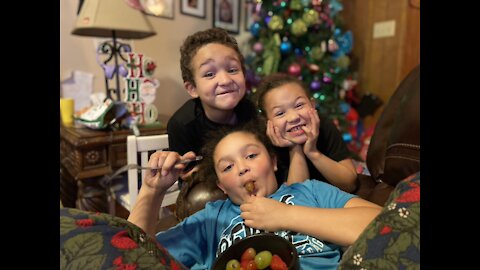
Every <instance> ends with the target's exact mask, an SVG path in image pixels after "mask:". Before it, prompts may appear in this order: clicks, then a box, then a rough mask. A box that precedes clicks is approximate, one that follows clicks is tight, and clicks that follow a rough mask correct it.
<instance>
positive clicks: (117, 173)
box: [110, 156, 203, 178]
mask: <svg viewBox="0 0 480 270" xmlns="http://www.w3.org/2000/svg"><path fill="white" fill-rule="evenodd" d="M202 159H203V156H196V157H195V158H188V159H183V160H180V161H179V162H177V164H188V163H190V162H193V161H199V160H202ZM131 169H137V170H159V169H161V168H155V167H148V166H140V165H138V164H133V163H130V164H127V165H125V166H123V167H121V168H120V169H118V170H116V171H115V173H114V174H112V176H110V178H114V177H115V176H117V175H119V174H121V173H123V172H126V171H128V170H131Z"/></svg>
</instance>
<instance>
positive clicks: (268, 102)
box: [264, 83, 313, 144]
mask: <svg viewBox="0 0 480 270" xmlns="http://www.w3.org/2000/svg"><path fill="white" fill-rule="evenodd" d="M264 100H265V103H264V104H265V111H266V115H267V118H268V119H269V120H271V121H272V122H273V125H274V126H275V127H277V128H278V129H279V130H280V134H281V135H282V137H284V138H285V139H287V140H290V141H292V142H294V143H296V144H303V143H305V142H306V141H307V136H306V135H305V132H304V131H303V130H302V128H301V127H302V126H307V127H310V126H311V119H310V117H309V116H308V111H309V110H310V109H311V108H313V106H312V103H311V102H310V99H309V98H308V96H307V94H305V91H304V90H303V89H302V87H301V86H300V85H298V84H296V83H287V84H284V85H282V86H279V87H277V88H274V89H271V90H270V91H269V92H268V93H267V94H265V96H264Z"/></svg>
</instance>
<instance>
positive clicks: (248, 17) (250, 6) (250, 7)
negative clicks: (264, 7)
mask: <svg viewBox="0 0 480 270" xmlns="http://www.w3.org/2000/svg"><path fill="white" fill-rule="evenodd" d="M255 6H256V4H254V3H252V2H250V1H246V3H245V21H244V22H245V31H249V30H250V26H251V25H252V24H253V22H254V18H253V14H254V12H255Z"/></svg>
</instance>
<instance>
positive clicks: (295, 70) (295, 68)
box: [288, 63, 302, 76]
mask: <svg viewBox="0 0 480 270" xmlns="http://www.w3.org/2000/svg"><path fill="white" fill-rule="evenodd" d="M301 72H302V67H301V66H300V65H299V64H298V63H292V64H291V65H290V66H289V67H288V74H290V75H292V76H298V75H300V73H301Z"/></svg>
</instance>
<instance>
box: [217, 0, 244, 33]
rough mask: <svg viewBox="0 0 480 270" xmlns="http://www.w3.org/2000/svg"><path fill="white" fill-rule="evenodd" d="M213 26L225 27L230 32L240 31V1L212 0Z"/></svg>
mask: <svg viewBox="0 0 480 270" xmlns="http://www.w3.org/2000/svg"><path fill="white" fill-rule="evenodd" d="M213 27H219V28H223V29H225V30H226V31H227V32H229V33H231V34H238V33H239V31H240V1H239V0H213Z"/></svg>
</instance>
